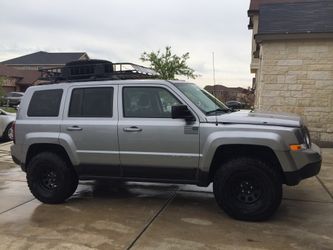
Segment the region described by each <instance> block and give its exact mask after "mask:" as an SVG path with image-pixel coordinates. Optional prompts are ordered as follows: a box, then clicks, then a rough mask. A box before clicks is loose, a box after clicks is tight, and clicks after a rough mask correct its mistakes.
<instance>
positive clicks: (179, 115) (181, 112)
mask: <svg viewBox="0 0 333 250" xmlns="http://www.w3.org/2000/svg"><path fill="white" fill-rule="evenodd" d="M171 116H172V119H185V120H186V121H195V117H194V115H193V114H192V112H191V111H190V110H189V109H188V107H187V106H186V105H183V104H180V105H176V106H172V108H171Z"/></svg>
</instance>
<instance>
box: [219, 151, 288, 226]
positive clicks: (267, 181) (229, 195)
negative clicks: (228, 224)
mask: <svg viewBox="0 0 333 250" xmlns="http://www.w3.org/2000/svg"><path fill="white" fill-rule="evenodd" d="M213 190H214V195H215V199H216V202H217V204H218V205H219V206H220V207H221V208H222V209H223V210H224V211H225V212H226V213H227V214H228V215H229V216H231V217H233V218H235V219H238V220H245V221H262V220H266V219H268V218H269V217H271V216H272V215H273V214H274V212H275V211H276V210H277V208H278V207H279V205H280V203H281V200H282V177H281V173H280V172H279V171H278V170H277V169H276V168H275V167H274V166H273V165H272V164H270V163H268V162H266V161H263V160H260V159H255V158H250V157H242V158H235V159H232V160H230V161H228V162H226V163H224V164H222V165H221V166H220V168H219V169H218V170H217V171H216V173H215V176H214V183H213Z"/></svg>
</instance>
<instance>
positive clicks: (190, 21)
mask: <svg viewBox="0 0 333 250" xmlns="http://www.w3.org/2000/svg"><path fill="white" fill-rule="evenodd" d="M248 7H249V0H235V1H230V0H205V1H202V0H168V1H157V0H155V1H154V0H56V1H45V0H29V1H26V0H10V1H1V3H0V10H1V15H0V34H1V39H0V61H4V60H8V59H11V58H14V57H18V56H22V55H25V54H29V53H33V52H37V51H47V52H82V51H83V52H87V53H88V55H89V56H90V58H97V59H106V60H109V61H112V62H132V63H138V64H141V65H145V66H149V64H147V63H143V62H141V61H140V60H139V58H140V56H141V54H142V53H143V52H144V51H146V52H151V51H157V50H159V49H161V50H163V49H164V48H165V47H166V46H171V48H172V52H174V53H176V54H177V55H182V54H184V53H186V52H189V53H190V59H189V60H188V65H189V66H190V67H191V68H193V69H194V70H195V72H196V74H199V75H200V76H199V77H198V78H197V79H195V80H194V82H196V83H198V84H199V85H201V86H205V85H212V84H213V83H214V80H213V60H212V53H214V58H215V74H216V77H215V78H216V84H223V85H226V86H234V87H238V86H239V87H248V86H251V82H252V80H251V79H252V75H251V74H250V59H251V32H250V31H249V30H248V29H247V25H248V22H249V20H248V17H247V10H248ZM180 79H184V78H182V77H180Z"/></svg>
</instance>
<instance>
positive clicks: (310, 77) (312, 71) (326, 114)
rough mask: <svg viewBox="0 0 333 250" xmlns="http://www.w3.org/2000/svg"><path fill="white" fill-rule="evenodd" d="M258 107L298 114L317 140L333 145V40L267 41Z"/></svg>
mask: <svg viewBox="0 0 333 250" xmlns="http://www.w3.org/2000/svg"><path fill="white" fill-rule="evenodd" d="M255 106H256V108H258V109H260V110H267V111H282V112H292V113H297V114H299V115H301V116H302V117H303V118H304V120H305V122H306V123H307V125H308V127H309V129H310V132H311V135H312V138H313V139H314V140H316V141H320V142H324V143H325V142H328V143H332V144H333V40H303V41H299V40H289V41H264V42H263V43H262V45H261V55H260V66H259V70H258V74H257V89H256V102H255Z"/></svg>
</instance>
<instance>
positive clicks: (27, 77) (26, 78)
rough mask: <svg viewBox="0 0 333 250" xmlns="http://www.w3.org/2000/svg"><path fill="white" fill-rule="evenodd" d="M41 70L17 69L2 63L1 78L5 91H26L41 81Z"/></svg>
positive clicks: (0, 67) (0, 66) (0, 68)
mask: <svg viewBox="0 0 333 250" xmlns="http://www.w3.org/2000/svg"><path fill="white" fill-rule="evenodd" d="M39 77H40V72H39V71H37V70H17V69H14V68H11V67H8V66H5V65H1V64H0V78H1V79H2V88H3V90H4V92H5V93H8V92H12V91H19V92H24V91H25V90H26V89H27V88H28V87H29V86H31V85H35V84H38V83H39V80H38V79H39Z"/></svg>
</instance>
